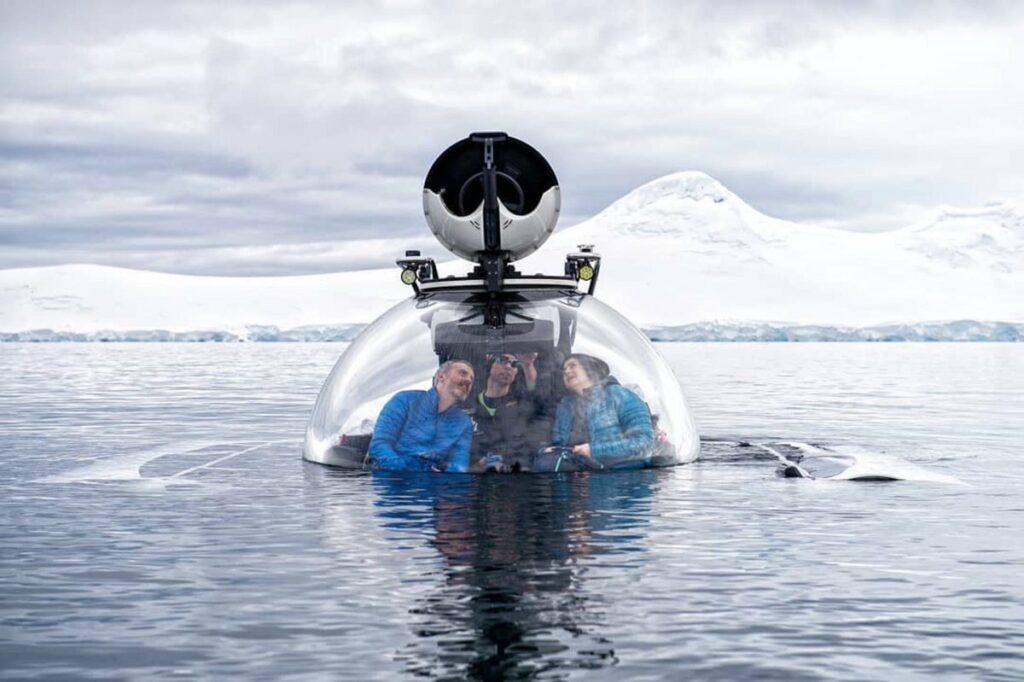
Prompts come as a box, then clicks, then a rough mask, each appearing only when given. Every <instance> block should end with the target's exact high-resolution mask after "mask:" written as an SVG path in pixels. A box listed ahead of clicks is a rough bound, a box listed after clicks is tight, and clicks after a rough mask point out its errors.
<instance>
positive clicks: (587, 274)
mask: <svg viewBox="0 0 1024 682" xmlns="http://www.w3.org/2000/svg"><path fill="white" fill-rule="evenodd" d="M593 278H594V268H593V267H591V265H590V263H587V264H586V265H584V266H582V267H580V279H582V280H583V281H584V282H589V281H590V280H592V279H593Z"/></svg>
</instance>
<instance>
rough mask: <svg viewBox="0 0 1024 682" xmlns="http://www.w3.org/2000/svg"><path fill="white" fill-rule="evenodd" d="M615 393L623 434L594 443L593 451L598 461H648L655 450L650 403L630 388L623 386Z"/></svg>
mask: <svg viewBox="0 0 1024 682" xmlns="http://www.w3.org/2000/svg"><path fill="white" fill-rule="evenodd" d="M609 389H612V387H609ZM612 390H613V391H614V396H613V400H614V406H615V410H616V412H617V414H618V418H619V435H618V436H617V437H613V438H602V439H601V440H599V441H591V443H590V452H591V454H592V455H593V456H594V457H596V458H597V459H606V458H607V459H612V460H614V461H616V462H625V461H630V460H640V459H646V458H647V457H649V456H650V454H651V451H652V449H653V448H654V427H653V426H652V425H651V412H650V410H649V409H647V404H646V403H644V401H642V400H640V398H638V397H637V396H636V394H635V393H633V392H632V391H630V390H629V389H626V388H622V387H621V386H619V387H615V388H614V389H612Z"/></svg>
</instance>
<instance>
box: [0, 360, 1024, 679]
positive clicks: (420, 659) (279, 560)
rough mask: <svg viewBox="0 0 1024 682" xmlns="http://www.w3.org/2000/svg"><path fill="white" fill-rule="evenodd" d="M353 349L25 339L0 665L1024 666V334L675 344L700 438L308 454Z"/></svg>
mask: <svg viewBox="0 0 1024 682" xmlns="http://www.w3.org/2000/svg"><path fill="white" fill-rule="evenodd" d="M340 350H341V349H340V348H339V347H338V346H332V345H324V346H316V345H312V344H311V345H303V344H295V345H274V344H238V345H235V346H221V345H216V346H205V345H202V344H197V345H192V346H185V345H180V346H179V345H174V344H170V345H166V346H165V345H161V346H158V347H153V346H149V347H147V346H146V345H131V344H124V345H118V344H115V345H99V344H95V345H93V344H68V345H67V346H64V347H60V345H59V344H54V345H46V344H42V345H35V346H33V345H13V346H8V347H4V348H3V349H0V370H2V374H3V377H4V381H2V382H0V440H2V442H3V445H4V451H3V454H2V455H0V457H2V459H0V463H2V466H0V527H2V528H3V532H0V677H3V676H8V677H11V678H16V679H80V678H84V677H92V678H97V679H112V678H115V679H116V678H120V679H173V678H176V677H180V678H184V679H244V680H278V679H289V680H320V679H325V678H327V679H331V678H342V679H353V680H361V681H362V680H393V679H401V678H409V677H424V678H428V679H467V678H476V679H499V678H505V679H514V678H544V679H552V678H554V679H585V680H587V681H588V682H590V681H591V680H594V679H597V680H605V679H607V680H618V679H638V678H643V679H680V678H684V677H694V678H697V679H758V680H761V679H779V680H786V681H787V682H788V681H789V680H795V679H828V680H863V679H900V680H902V679H986V680H989V679H991V680H999V679H1005V680H1019V679H1021V675H1020V669H1021V667H1020V660H1022V655H1024V579H1022V575H1021V571H1020V566H1021V565H1022V563H1024V542H1022V540H1021V538H1022V537H1024V534H1022V533H1021V532H1020V531H1021V528H1022V527H1024V526H1022V522H1024V507H1022V505H1021V503H1020V491H1021V489H1022V485H1024V474H1022V467H1021V464H1020V462H1021V459H1020V443H1021V442H1024V431H1022V425H1024V346H1019V345H1017V346H1012V345H1010V344H1004V345H999V344H973V345H962V346H953V345H935V346H926V345H906V346H899V347H893V346H889V347H881V346H871V345H834V346H828V345H813V344H812V345H806V346H804V345H802V344H788V345H787V344H780V345H778V346H759V345H749V346H733V345H714V344H708V345H701V344H679V345H666V346H661V347H659V350H660V351H661V352H662V353H664V354H665V355H666V356H667V357H668V358H669V360H670V362H671V363H672V366H673V367H674V369H675V371H676V372H677V374H679V376H680V377H681V378H682V379H683V381H684V382H685V384H686V386H687V389H688V391H689V394H690V396H691V397H692V399H693V403H692V404H693V406H694V410H695V413H696V415H697V418H698V422H699V423H700V424H701V427H702V433H704V434H705V435H707V436H710V437H712V438H713V440H711V441H709V442H706V443H705V445H704V448H703V452H702V456H701V460H700V461H698V462H697V463H695V464H692V465H688V466H684V467H678V468H670V469H662V470H657V471H633V472H621V473H616V474H606V475H600V474H598V475H587V474H579V475H572V474H568V475H565V474H563V475H562V476H485V477H465V476H463V477H460V476H431V475H416V474H387V473H375V474H366V473H361V472H343V471H333V470H330V469H328V468H326V467H322V466H318V465H315V464H310V463H303V462H302V461H301V459H300V456H299V446H298V441H299V439H300V438H301V435H302V433H303V430H304V428H305V423H306V419H307V418H308V415H309V413H310V410H311V408H312V404H313V401H314V399H315V397H316V393H317V390H318V388H319V386H320V384H321V383H322V381H323V377H324V375H325V374H326V372H327V371H328V370H329V368H330V367H331V365H332V364H333V362H334V361H335V359H336V357H337V354H338V352H340ZM740 440H746V441H752V442H769V441H781V442H793V441H800V442H803V443H820V444H822V445H824V446H826V447H828V448H829V450H830V451H831V450H836V451H838V452H840V453H841V454H844V455H847V454H849V453H850V452H851V450H850V449H849V448H851V447H856V448H857V450H856V451H852V452H853V454H854V455H856V456H857V457H862V455H864V453H865V452H866V453H869V454H871V455H873V456H875V457H876V459H875V460H874V461H881V460H879V459H877V458H880V457H883V456H884V457H885V458H886V459H885V461H886V462H890V463H891V462H892V461H896V462H904V463H909V464H913V465H914V466H915V467H920V468H921V469H923V470H926V471H928V472H931V473H932V474H941V475H942V480H945V479H946V478H950V479H955V480H957V481H962V482H963V484H957V483H948V482H942V480H940V477H938V476H930V477H928V478H921V477H910V480H904V481H900V482H895V483H889V484H884V485H875V484H856V483H849V482H845V481H833V480H806V479H786V478H781V477H779V476H778V475H777V469H778V466H777V462H776V458H775V457H774V456H772V455H771V454H769V453H767V452H764V451H761V450H758V449H757V448H745V447H740V446H738V444H737V441H740ZM281 441H286V442H281ZM812 454H813V453H812Z"/></svg>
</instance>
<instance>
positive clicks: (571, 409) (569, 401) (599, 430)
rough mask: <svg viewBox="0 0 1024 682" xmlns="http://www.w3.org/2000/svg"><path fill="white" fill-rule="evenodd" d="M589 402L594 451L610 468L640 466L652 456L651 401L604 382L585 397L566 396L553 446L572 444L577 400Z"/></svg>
mask: <svg viewBox="0 0 1024 682" xmlns="http://www.w3.org/2000/svg"><path fill="white" fill-rule="evenodd" d="M578 400H583V401H585V403H586V404H585V406H584V410H585V414H586V416H587V433H588V435H589V440H588V441H587V442H588V443H590V453H591V454H592V455H593V456H594V458H595V459H597V460H598V461H599V462H601V463H602V464H604V465H605V466H607V467H614V468H631V467H640V466H643V464H644V463H645V462H646V461H647V460H649V459H650V457H651V451H652V449H653V447H654V427H653V426H652V425H651V411H650V410H649V409H648V408H647V403H645V402H644V401H643V400H641V399H640V397H639V396H638V395H637V394H636V393H633V391H631V390H629V389H628V388H623V387H622V386H620V385H618V384H603V385H597V386H594V387H592V388H589V389H587V390H586V391H585V393H584V395H583V396H577V395H569V396H566V397H565V398H562V401H561V402H560V403H558V410H557V411H556V412H555V426H554V430H553V432H552V438H551V442H552V444H553V445H559V446H565V445H569V434H570V433H571V432H572V419H573V414H574V413H575V412H576V401H578Z"/></svg>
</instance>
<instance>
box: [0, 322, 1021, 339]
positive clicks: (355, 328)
mask: <svg viewBox="0 0 1024 682" xmlns="http://www.w3.org/2000/svg"><path fill="white" fill-rule="evenodd" d="M366 326H367V325H365V324H344V325H336V326H310V327H297V328H294V329H283V330H282V329H279V328H278V327H275V326H273V325H249V326H246V327H244V328H242V329H236V330H232V331H228V330H196V331H187V332H171V331H167V330H163V329H151V330H127V331H117V330H101V331H96V332H70V331H54V330H52V329H34V330H29V331H23V332H0V343H346V342H349V341H352V340H353V339H355V338H356V336H358V335H359V333H360V332H361V331H362V330H363V329H364V328H365V327H366ZM642 331H643V332H644V334H646V335H647V337H648V338H649V339H650V340H651V341H653V342H654V343H686V342H690V343H1020V342H1024V322H992V321H977V320H954V321H949V322H915V323H905V324H888V325H878V326H871V327H843V326H831V325H786V324H778V323H760V322H729V323H724V322H696V323H692V324H685V325H676V326H664V327H648V328H644V329H643V330H642Z"/></svg>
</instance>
